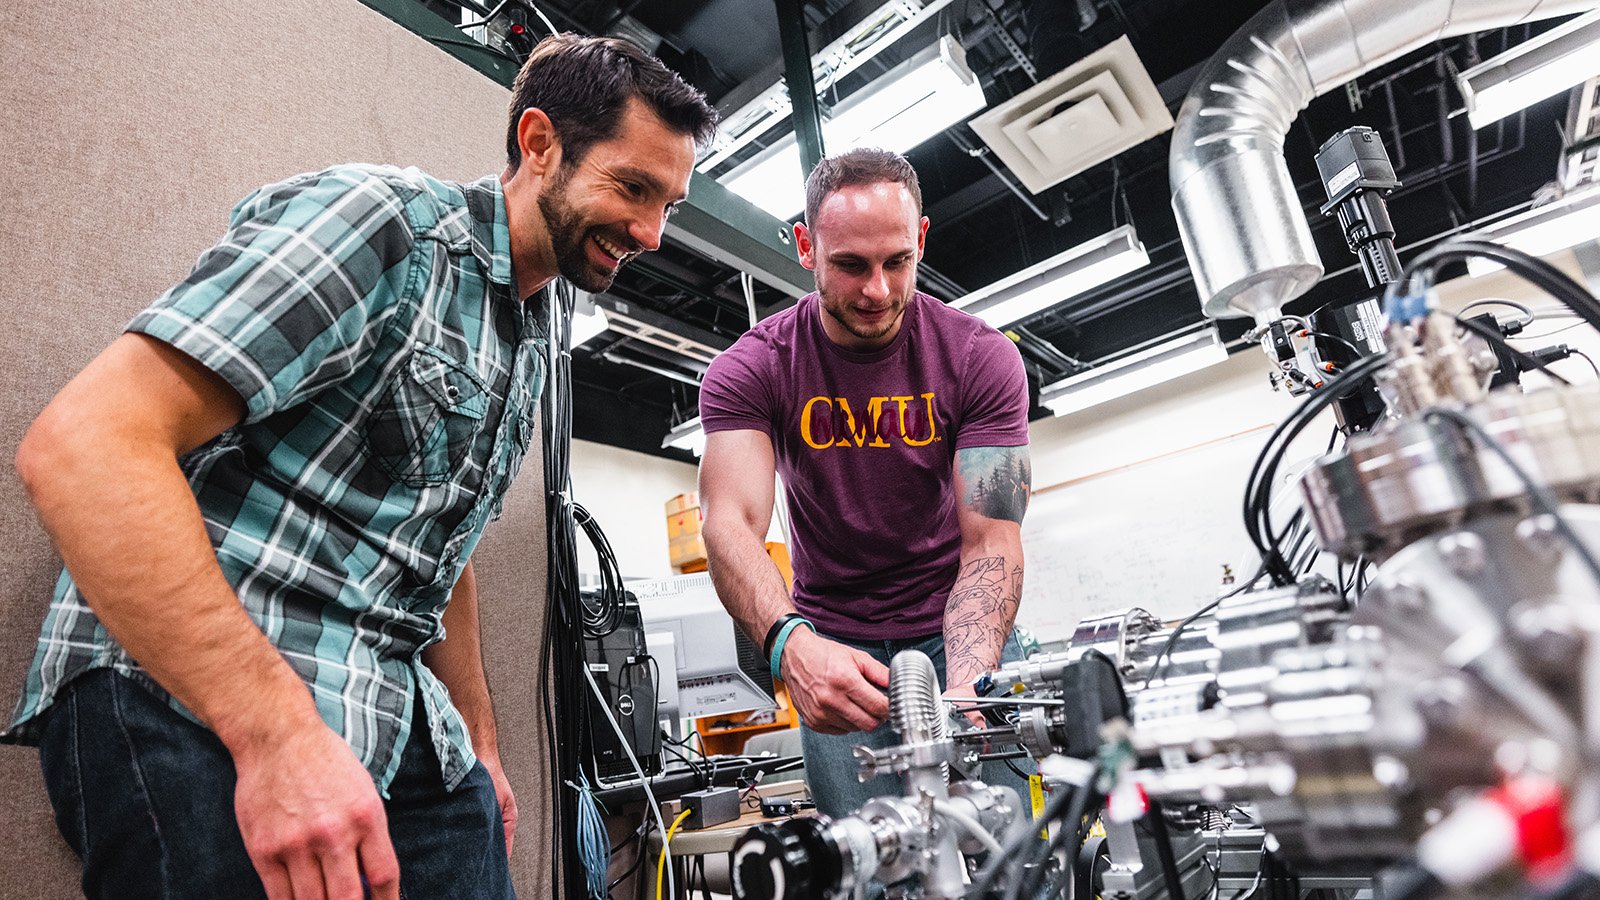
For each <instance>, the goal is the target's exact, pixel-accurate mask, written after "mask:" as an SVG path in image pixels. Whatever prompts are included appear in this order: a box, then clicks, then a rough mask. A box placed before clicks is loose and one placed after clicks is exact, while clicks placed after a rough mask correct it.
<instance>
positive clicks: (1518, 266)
mask: <svg viewBox="0 0 1600 900" xmlns="http://www.w3.org/2000/svg"><path fill="white" fill-rule="evenodd" d="M1473 257H1478V258H1482V259H1492V260H1494V261H1495V262H1497V263H1500V264H1501V265H1503V266H1505V267H1506V268H1507V269H1508V270H1510V271H1511V272H1513V273H1515V274H1516V275H1518V276H1521V277H1522V278H1523V279H1524V280H1525V281H1527V282H1529V283H1530V284H1532V285H1534V286H1535V287H1537V288H1539V289H1540V290H1542V291H1544V292H1545V293H1547V294H1549V295H1551V296H1552V297H1555V298H1556V299H1558V300H1560V301H1561V302H1563V303H1565V304H1566V305H1567V306H1569V307H1571V308H1572V311H1573V312H1575V313H1577V314H1578V315H1579V317H1581V318H1582V319H1583V320H1584V321H1585V322H1588V323H1589V326H1590V327H1592V328H1594V329H1595V330H1596V331H1600V301H1597V300H1595V298H1594V297H1593V296H1592V295H1591V294H1590V293H1589V292H1588V291H1586V290H1584V289H1583V287H1582V286H1581V285H1579V284H1578V283H1577V282H1576V281H1573V280H1572V279H1571V278H1569V277H1567V275H1566V273H1564V272H1562V271H1561V270H1560V269H1557V268H1556V267H1555V266H1552V265H1550V264H1549V263H1547V262H1545V261H1544V260H1542V259H1539V258H1538V257H1536V256H1532V255H1529V254H1527V253H1523V252H1522V251H1520V250H1513V249H1511V248H1510V247H1505V246H1502V245H1500V244H1495V243H1490V242H1489V241H1473V240H1451V241H1445V242H1443V243H1440V244H1436V245H1435V246H1434V247H1432V248H1431V249H1429V250H1427V251H1426V252H1424V253H1422V254H1420V255H1418V256H1417V257H1416V258H1415V259H1413V260H1412V261H1411V263H1410V265H1408V266H1406V271H1405V274H1403V275H1402V276H1401V277H1400V279H1399V280H1398V281H1395V282H1394V283H1392V284H1390V285H1389V287H1388V290H1386V291H1385V292H1384V299H1385V306H1387V305H1388V304H1389V303H1391V302H1393V300H1394V299H1395V298H1396V297H1399V296H1400V293H1401V292H1402V291H1407V290H1412V289H1413V288H1415V287H1418V286H1420V287H1421V289H1422V290H1427V289H1428V288H1431V287H1432V286H1433V283H1434V275H1435V273H1436V272H1437V271H1438V269H1439V268H1440V267H1442V266H1444V265H1445V264H1446V263H1451V262H1459V261H1464V260H1467V259H1470V258H1473ZM1414 280H1420V282H1421V283H1420V285H1413V284H1412V282H1413V281H1414Z"/></svg>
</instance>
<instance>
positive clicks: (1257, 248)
mask: <svg viewBox="0 0 1600 900" xmlns="http://www.w3.org/2000/svg"><path fill="white" fill-rule="evenodd" d="M1597 6H1600V0H1578V2H1574V0H1274V2H1273V3H1272V4H1271V5H1270V6H1268V7H1267V8H1265V9H1263V10H1262V11H1261V12H1259V13H1257V14H1256V15H1255V17H1254V18H1252V19H1251V20H1250V21H1249V22H1247V23H1245V26H1244V27H1243V28H1241V29H1239V31H1238V32H1237V33H1235V34H1234V35H1233V37H1231V38H1229V39H1228V42H1227V43H1226V44H1224V45H1223V47H1222V49H1221V50H1220V51H1219V52H1218V53H1217V55H1216V56H1213V57H1212V58H1211V61H1210V62H1209V63H1207V64H1206V67H1205V69H1204V70H1202V72H1201V73H1200V76H1199V78H1198V79H1197V80H1196V82H1195V86H1194V88H1193V89H1192V90H1191V91H1190V92H1189V96H1188V97H1187V98H1186V99H1185V100H1184V101H1183V106H1182V108H1181V109H1179V111H1178V121H1177V124H1176V125H1175V126H1174V128H1173V133H1172V152H1171V178H1172V208H1173V211H1174V212H1175V213H1176V214H1177V217H1178V230H1179V232H1180V233H1181V234H1182V236H1183V247H1184V250H1185V251H1186V252H1187V253H1188V255H1189V267H1190V269H1191V270H1193V272H1194V280H1195V287H1196V288H1197V289H1198V291H1199V293H1200V296H1201V298H1202V302H1203V304H1204V307H1205V313H1206V315H1207V316H1209V317H1211V318H1230V317H1238V316H1253V317H1255V318H1256V319H1257V320H1258V321H1263V320H1266V319H1270V318H1274V317H1276V316H1277V315H1278V310H1279V309H1280V308H1281V307H1282V305H1283V304H1284V303H1287V302H1288V301H1290V300H1292V299H1294V298H1295V297H1298V296H1300V295H1301V294H1303V293H1305V292H1306V291H1307V290H1309V289H1310V288H1311V286H1312V285H1314V284H1316V283H1317V279H1319V278H1321V277H1322V261H1321V260H1320V259H1318V257H1317V248H1316V245H1315V244H1314V243H1313V242H1312V240H1311V230H1310V228H1309V227H1308V226H1307V225H1306V217H1305V214H1304V213H1303V212H1302V210H1301V205H1300V204H1301V200H1300V198H1299V197H1296V196H1295V192H1294V185H1293V182H1291V181H1290V180H1289V170H1288V169H1287V168H1286V167H1285V166H1284V163H1283V136H1284V135H1285V134H1286V133H1288V131H1289V126H1290V125H1291V124H1293V122H1294V120H1295V117H1296V116H1298V115H1299V114H1300V111H1301V110H1303V109H1305V108H1306V104H1308V103H1310V102H1311V100H1312V98H1314V97H1316V96H1318V95H1320V94H1322V93H1324V92H1326V91H1328V90H1330V89H1332V88H1335V87H1338V86H1339V85H1342V84H1344V83H1345V82H1347V81H1349V80H1351V79H1352V78H1355V77H1356V76H1358V75H1360V74H1362V73H1363V72H1367V71H1370V70H1372V69H1374V68H1377V67H1378V66H1381V65H1383V64H1384V63H1386V62H1389V61H1390V60H1393V59H1395V58H1396V57H1399V56H1401V55H1403V54H1405V53H1408V52H1410V51H1411V50H1414V49H1416V48H1418V47H1421V46H1423V45H1424V44H1428V43H1431V42H1433V41H1437V40H1440V39H1443V38H1447V37H1451V36H1453V35H1458V34H1466V33H1468V32H1473V31H1483V30H1486V29H1490V28H1502V27H1505V26H1507V25H1515V24H1517V23H1519V22H1526V21H1533V20H1537V19H1546V18H1551V17H1554V16H1559V15H1565V14H1569V13H1577V12H1582V11H1584V10H1588V9H1593V8H1595V7H1597Z"/></svg>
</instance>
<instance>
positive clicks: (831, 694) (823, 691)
mask: <svg viewBox="0 0 1600 900" xmlns="http://www.w3.org/2000/svg"><path fill="white" fill-rule="evenodd" d="M781 671H782V673H783V680H784V683H785V684H787V685H788V686H789V696H790V697H791V698H793V699H794V705H795V707H796V708H797V709H799V710H800V719H801V721H803V722H805V724H806V727H807V728H810V729H811V730H812V731H815V732H817V733H819V734H849V733H850V732H852V731H871V730H872V729H874V728H877V727H878V726H879V725H882V724H883V721H884V719H886V718H888V717H889V698H888V696H887V695H886V694H885V693H884V691H885V690H886V689H887V688H888V687H889V667H888V666H886V665H884V664H883V663H881V662H878V661H877V660H875V659H873V658H872V657H871V656H870V655H869V654H866V653H863V652H862V651H860V650H857V649H855V648H854V647H847V646H845V645H844V644H840V643H838V642H836V641H830V640H828V639H827V638H825V637H821V636H819V635H818V634H817V633H816V632H814V631H812V630H811V629H809V628H806V627H804V626H802V627H799V628H796V629H795V630H794V631H792V632H790V634H789V640H788V642H787V643H786V644H784V646H783V662H782V667H781Z"/></svg>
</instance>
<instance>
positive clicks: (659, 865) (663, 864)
mask: <svg viewBox="0 0 1600 900" xmlns="http://www.w3.org/2000/svg"><path fill="white" fill-rule="evenodd" d="M692 812H694V810H692V809H686V810H684V811H683V812H681V813H678V817H677V818H676V819H673V820H672V825H671V826H670V827H668V828H667V836H666V837H664V838H662V839H661V855H660V856H657V857H656V900H662V897H661V881H662V879H663V878H664V877H665V876H666V874H667V845H668V844H671V843H672V835H673V833H674V832H676V831H677V830H678V826H679V825H682V824H683V820H684V819H687V818H689V813H692Z"/></svg>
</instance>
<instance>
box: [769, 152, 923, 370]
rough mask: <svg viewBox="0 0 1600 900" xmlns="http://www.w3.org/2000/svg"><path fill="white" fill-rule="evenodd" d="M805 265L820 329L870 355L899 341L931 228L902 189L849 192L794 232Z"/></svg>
mask: <svg viewBox="0 0 1600 900" xmlns="http://www.w3.org/2000/svg"><path fill="white" fill-rule="evenodd" d="M794 233H795V243H796V246H797V248H798V249H799V252H800V262H801V264H802V265H804V266H805V267H806V268H808V269H810V270H812V272H814V273H815V274H816V278H817V293H818V294H819V295H821V298H822V311H823V316H822V328H823V331H824V332H825V333H826V334H827V335H828V338H829V339H830V340H832V341H833V342H834V343H835V344H838V345H839V346H841V347H844V348H845V349H847V350H856V351H871V350H878V349H881V348H883V347H886V346H888V345H889V342H890V341H892V340H894V337H895V335H896V334H899V333H900V325H901V322H902V321H903V320H904V319H905V312H906V305H907V304H909V303H910V302H911V295H912V294H913V293H914V292H915V291H916V287H917V262H918V261H919V260H921V259H922V249H923V243H924V240H925V239H926V237H927V234H928V220H927V218H926V217H924V216H920V215H919V214H918V211H917V203H916V201H915V199H913V198H912V196H911V193H910V192H909V191H907V190H906V188H905V186H904V185H901V184H899V183H896V182H889V181H880V182H874V183H871V184H854V185H846V186H844V187H841V188H839V189H838V190H836V191H834V192H833V193H831V194H829V195H828V196H827V197H825V198H824V199H823V201H822V203H821V204H820V205H819V206H818V208H817V214H816V216H815V217H814V218H813V220H812V222H811V227H810V228H807V227H806V225H805V224H804V223H801V224H797V225H795V227H794Z"/></svg>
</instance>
